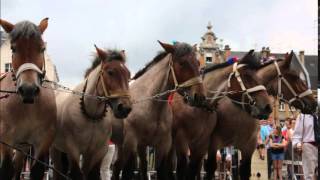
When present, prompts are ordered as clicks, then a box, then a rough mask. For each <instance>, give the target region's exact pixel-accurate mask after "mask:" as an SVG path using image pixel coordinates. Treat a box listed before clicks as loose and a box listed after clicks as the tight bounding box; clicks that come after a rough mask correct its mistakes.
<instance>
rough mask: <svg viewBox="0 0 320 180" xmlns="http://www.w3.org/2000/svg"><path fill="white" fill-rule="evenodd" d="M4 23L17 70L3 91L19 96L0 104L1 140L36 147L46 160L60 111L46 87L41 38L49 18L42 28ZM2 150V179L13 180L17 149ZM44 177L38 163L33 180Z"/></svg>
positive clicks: (38, 155) (3, 82)
mask: <svg viewBox="0 0 320 180" xmlns="http://www.w3.org/2000/svg"><path fill="white" fill-rule="evenodd" d="M0 24H1V26H2V27H3V29H4V30H5V31H6V32H7V33H9V37H10V43H11V50H12V67H13V70H12V72H10V73H8V74H7V75H6V77H4V79H2V80H1V82H0V83H1V88H5V89H6V90H13V89H15V90H16V92H17V94H18V95H14V94H12V95H10V96H9V97H7V98H6V99H1V101H0V105H1V106H0V114H1V116H0V117H1V119H0V140H1V141H2V142H5V143H7V144H10V145H13V146H20V145H22V144H29V145H32V146H33V148H34V150H35V157H36V158H37V159H39V160H43V159H44V157H45V156H47V155H48V153H49V147H50V145H51V144H52V141H53V139H54V134H55V130H56V112H57V110H56V100H55V95H54V91H53V90H50V89H46V88H43V87H42V82H43V79H44V78H45V59H44V51H45V43H44V42H43V40H42V37H41V36H42V34H43V32H44V31H45V30H46V28H47V26H48V18H45V19H43V20H42V21H41V22H40V24H39V25H38V26H37V25H35V24H33V23H31V22H29V21H22V22H20V23H17V24H16V25H13V24H11V23H9V22H7V21H5V20H0ZM3 95H4V94H3V93H1V94H0V96H3ZM0 151H1V154H0V159H1V162H0V164H1V167H0V178H1V179H5V180H11V179H12V177H13V173H14V169H13V168H14V167H13V162H12V152H13V150H12V149H10V148H8V147H7V146H4V145H3V144H1V145H0ZM43 175H44V166H43V165H41V164H39V163H38V162H34V163H33V165H32V168H31V174H30V177H31V179H39V180H40V179H42V178H43ZM17 176H19V175H17Z"/></svg>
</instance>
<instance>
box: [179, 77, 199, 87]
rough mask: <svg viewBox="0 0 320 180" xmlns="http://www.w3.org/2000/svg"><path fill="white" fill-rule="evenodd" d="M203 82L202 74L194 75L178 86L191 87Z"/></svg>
mask: <svg viewBox="0 0 320 180" xmlns="http://www.w3.org/2000/svg"><path fill="white" fill-rule="evenodd" d="M201 83H202V78H201V77H200V76H197V77H193V78H191V79H189V80H187V81H185V82H183V83H182V84H179V85H178V86H177V87H178V88H185V87H190V86H193V85H196V84H201Z"/></svg>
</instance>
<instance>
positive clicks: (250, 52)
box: [241, 49, 254, 61]
mask: <svg viewBox="0 0 320 180" xmlns="http://www.w3.org/2000/svg"><path fill="white" fill-rule="evenodd" d="M252 56H254V49H251V50H250V51H249V52H248V53H247V54H245V55H244V56H243V58H242V59H241V61H245V60H246V59H248V58H249V57H252Z"/></svg>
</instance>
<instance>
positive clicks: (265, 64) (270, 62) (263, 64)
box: [260, 58, 284, 68]
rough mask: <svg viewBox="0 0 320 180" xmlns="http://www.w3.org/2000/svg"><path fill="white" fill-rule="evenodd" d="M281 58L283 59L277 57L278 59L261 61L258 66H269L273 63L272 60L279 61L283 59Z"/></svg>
mask: <svg viewBox="0 0 320 180" xmlns="http://www.w3.org/2000/svg"><path fill="white" fill-rule="evenodd" d="M283 60H284V59H281V58H279V59H275V60H271V61H268V62H265V63H262V64H261V65H260V68H264V67H266V66H269V65H270V64H273V62H274V61H277V62H280V61H283Z"/></svg>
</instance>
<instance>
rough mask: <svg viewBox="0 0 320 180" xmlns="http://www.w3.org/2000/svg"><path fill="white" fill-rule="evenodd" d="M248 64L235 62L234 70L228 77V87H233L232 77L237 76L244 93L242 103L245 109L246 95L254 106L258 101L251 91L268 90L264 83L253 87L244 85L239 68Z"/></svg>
mask: <svg viewBox="0 0 320 180" xmlns="http://www.w3.org/2000/svg"><path fill="white" fill-rule="evenodd" d="M244 66H246V65H245V64H238V62H235V63H234V64H233V70H232V73H230V75H229V78H228V88H230V87H231V82H230V81H231V78H232V76H235V78H236V79H237V81H238V83H239V85H240V87H241V92H243V93H242V100H241V104H242V108H243V109H244V108H245V106H244V105H245V104H246V103H245V102H244V98H245V96H247V97H248V99H249V105H250V106H254V105H255V104H256V101H255V100H254V99H253V97H252V96H251V95H250V94H251V93H254V92H258V91H266V90H267V89H266V88H265V86H263V85H257V86H254V87H252V88H249V89H247V88H246V86H245V85H244V83H243V81H242V78H241V76H240V73H239V71H238V69H240V68H242V67H244Z"/></svg>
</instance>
